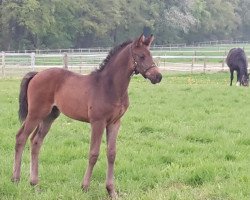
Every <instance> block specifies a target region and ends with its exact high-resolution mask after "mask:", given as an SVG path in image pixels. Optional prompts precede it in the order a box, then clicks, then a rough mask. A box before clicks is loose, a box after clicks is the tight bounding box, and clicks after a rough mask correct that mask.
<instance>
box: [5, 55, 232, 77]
mask: <svg viewBox="0 0 250 200" xmlns="http://www.w3.org/2000/svg"><path fill="white" fill-rule="evenodd" d="M152 53H153V58H154V60H155V62H156V64H157V65H158V66H159V67H160V69H161V70H166V71H176V72H191V73H194V72H203V73H206V72H218V71H225V70H228V68H227V65H226V64H225V58H226V55H227V51H219V52H217V51H183V52H180V51H176V52H174V51H172V52H171V53H172V54H174V55H170V53H166V52H165V51H159V50H158V51H152ZM207 54H215V55H207ZM0 56H1V59H0V67H1V75H2V77H5V76H20V75H23V74H25V73H27V72H28V71H41V70H43V69H46V68H51V67H64V68H68V69H70V70H72V71H76V72H79V73H86V72H89V71H91V70H93V69H94V68H97V67H98V66H99V64H100V63H101V62H102V60H103V59H105V57H106V56H107V52H95V53H89V52H87V53H86V52H82V53H78V54H76V53H57V54H40V53H38V54H36V53H34V52H33V53H5V52H1V54H0Z"/></svg>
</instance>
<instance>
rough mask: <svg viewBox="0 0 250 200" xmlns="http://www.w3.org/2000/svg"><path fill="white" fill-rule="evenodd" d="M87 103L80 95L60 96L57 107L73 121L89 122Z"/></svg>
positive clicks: (56, 102)
mask: <svg viewBox="0 0 250 200" xmlns="http://www.w3.org/2000/svg"><path fill="white" fill-rule="evenodd" d="M87 101H88V99H87V98H84V97H82V96H81V95H79V94H78V95H77V94H60V98H57V97H56V99H55V106H57V107H58V109H59V110H60V112H62V113H63V114H64V115H66V116H68V117H70V118H72V119H75V120H79V121H84V122H89V116H88V105H87V104H88V102H87Z"/></svg>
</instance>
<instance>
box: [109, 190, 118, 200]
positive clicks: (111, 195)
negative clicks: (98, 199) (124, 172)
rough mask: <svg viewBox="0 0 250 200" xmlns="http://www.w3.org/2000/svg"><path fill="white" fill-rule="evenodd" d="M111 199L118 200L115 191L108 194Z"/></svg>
mask: <svg viewBox="0 0 250 200" xmlns="http://www.w3.org/2000/svg"><path fill="white" fill-rule="evenodd" d="M108 193H109V197H110V198H111V199H118V194H117V193H116V192H115V191H112V192H108Z"/></svg>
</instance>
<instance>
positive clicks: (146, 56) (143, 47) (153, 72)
mask: <svg viewBox="0 0 250 200" xmlns="http://www.w3.org/2000/svg"><path fill="white" fill-rule="evenodd" d="M153 40H154V37H153V35H151V36H150V37H147V38H145V36H144V35H141V36H140V38H139V39H137V40H135V41H134V42H133V43H132V44H131V54H132V57H133V62H134V71H135V74H139V73H140V74H141V75H142V76H143V77H144V78H147V79H149V80H150V81H151V83H153V84H155V83H159V82H160V81H161V79H162V75H161V73H160V71H159V68H158V67H157V66H156V64H155V63H154V61H153V58H152V55H151V53H150V51H149V48H150V45H151V43H152V41H153Z"/></svg>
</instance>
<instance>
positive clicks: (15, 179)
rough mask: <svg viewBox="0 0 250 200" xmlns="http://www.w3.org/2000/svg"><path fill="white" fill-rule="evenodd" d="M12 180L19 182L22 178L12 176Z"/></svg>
mask: <svg viewBox="0 0 250 200" xmlns="http://www.w3.org/2000/svg"><path fill="white" fill-rule="evenodd" d="M11 181H12V182H13V183H19V181H20V178H15V177H12V178H11Z"/></svg>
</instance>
